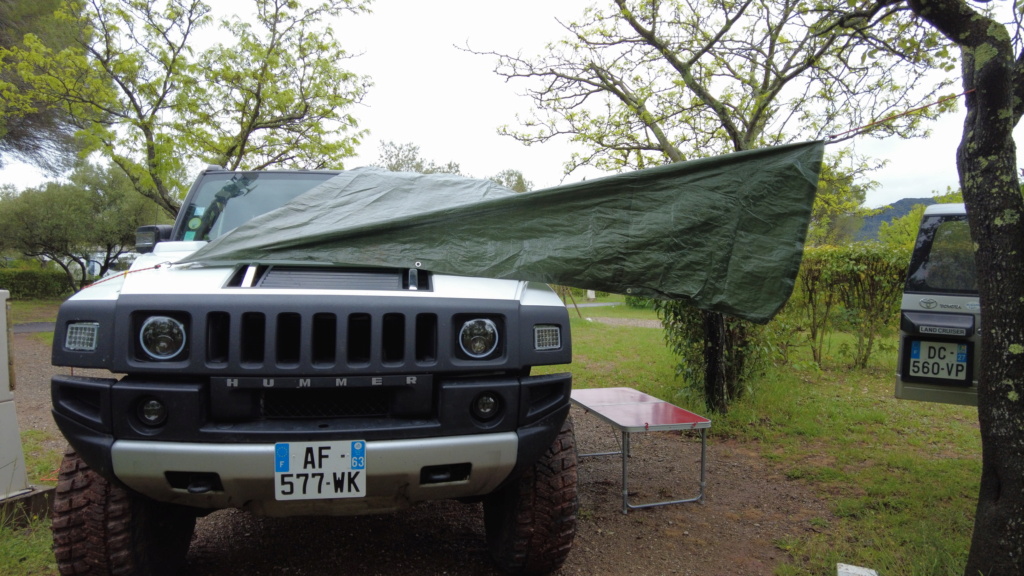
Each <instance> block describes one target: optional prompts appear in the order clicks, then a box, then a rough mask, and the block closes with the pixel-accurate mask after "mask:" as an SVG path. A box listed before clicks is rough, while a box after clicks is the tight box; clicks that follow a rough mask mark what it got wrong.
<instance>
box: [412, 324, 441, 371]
mask: <svg viewBox="0 0 1024 576" xmlns="http://www.w3.org/2000/svg"><path fill="white" fill-rule="evenodd" d="M416 361H417V362H435V361H437V314H417V315H416Z"/></svg>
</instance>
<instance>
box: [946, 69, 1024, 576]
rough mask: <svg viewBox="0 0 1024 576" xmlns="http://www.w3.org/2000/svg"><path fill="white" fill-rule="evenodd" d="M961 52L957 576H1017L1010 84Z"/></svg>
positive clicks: (1021, 461) (1020, 407) (1022, 308)
mask: <svg viewBox="0 0 1024 576" xmlns="http://www.w3.org/2000/svg"><path fill="white" fill-rule="evenodd" d="M964 52H965V57H964V61H965V63H964V68H965V70H964V72H965V74H964V85H965V87H966V88H967V89H968V90H970V89H972V88H973V89H974V90H975V91H976V92H975V93H974V94H972V95H970V96H969V97H968V104H967V118H966V120H965V126H964V137H963V141H962V142H961V144H960V148H959V150H958V154H957V163H958V169H959V172H960V185H961V187H962V189H963V193H964V200H965V201H966V203H967V207H968V216H969V219H970V225H971V235H972V237H973V238H974V241H975V242H976V244H977V252H976V253H975V262H976V266H977V269H978V289H979V292H980V296H981V306H982V326H981V329H982V334H981V340H982V343H981V348H982V353H981V365H982V366H983V367H984V369H983V370H982V373H981V375H980V378H979V383H978V385H979V390H978V419H979V422H980V424H981V438H982V473H981V490H980V493H979V494H978V508H977V511H976V514H975V520H974V537H973V539H972V541H971V551H970V555H969V557H968V561H967V567H966V569H965V571H964V573H965V574H968V575H975V574H985V575H986V576H999V575H1003V574H1006V575H1011V574H1024V330H1022V319H1024V303H1022V300H1024V221H1022V218H1024V205H1022V201H1021V192H1020V187H1019V184H1018V182H1017V178H1016V148H1015V146H1014V142H1013V139H1012V136H1011V130H1012V123H1011V121H1010V120H1009V117H1010V116H1011V115H1010V114H1009V112H1010V111H1011V110H1012V104H1011V103H1009V102H1008V101H1009V100H1010V98H1009V95H1010V94H1012V87H1011V85H1010V79H1011V78H1012V74H1011V73H1010V70H1007V68H1006V66H1005V63H1004V65H1002V66H1000V65H999V64H998V63H997V62H994V61H999V60H1003V59H1001V58H991V59H989V60H988V63H986V64H985V65H984V67H979V68H978V69H976V70H975V69H974V61H975V58H974V57H973V55H968V51H967V50H966V49H965V50H964ZM978 59H979V60H980V59H981V56H979V57H978ZM1009 61H1010V62H1012V61H1013V60H1012V56H1011V58H1009ZM968 69H970V70H968ZM1006 125H1010V126H1009V127H1007V126H1006Z"/></svg>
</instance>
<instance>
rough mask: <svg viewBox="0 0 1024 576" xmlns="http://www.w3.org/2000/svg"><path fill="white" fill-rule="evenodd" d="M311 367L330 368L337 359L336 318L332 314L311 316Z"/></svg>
mask: <svg viewBox="0 0 1024 576" xmlns="http://www.w3.org/2000/svg"><path fill="white" fill-rule="evenodd" d="M310 350H311V352H312V355H313V357H312V360H313V366H318V367H319V366H332V365H334V363H335V362H336V361H337V358H338V317H337V316H335V315H334V314H328V313H319V314H314V315H313V342H312V343H311V346H310Z"/></svg>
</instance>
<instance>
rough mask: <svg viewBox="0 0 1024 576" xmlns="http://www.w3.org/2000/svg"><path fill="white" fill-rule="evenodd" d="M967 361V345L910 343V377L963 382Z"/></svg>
mask: <svg viewBox="0 0 1024 576" xmlns="http://www.w3.org/2000/svg"><path fill="white" fill-rule="evenodd" d="M967 361H968V360H967V344H958V343H954V342H927V341H923V340H915V341H913V342H911V343H910V366H909V367H908V368H909V375H910V376H917V377H923V378H942V379H945V380H959V381H964V380H966V379H967Z"/></svg>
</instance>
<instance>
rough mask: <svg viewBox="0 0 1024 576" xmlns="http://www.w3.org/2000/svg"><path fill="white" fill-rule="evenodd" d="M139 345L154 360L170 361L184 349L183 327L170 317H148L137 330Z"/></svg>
mask: <svg viewBox="0 0 1024 576" xmlns="http://www.w3.org/2000/svg"><path fill="white" fill-rule="evenodd" d="M139 344H141V345H142V349H143V350H145V351H146V354H149V356H150V357H152V358H153V359H155V360H170V359H171V358H174V357H175V356H177V355H178V354H180V353H181V351H182V350H184V349H185V325H184V324H182V323H181V322H179V321H178V320H175V319H174V318H171V317H170V316H150V317H149V318H146V321H145V322H143V323H142V328H141V329H140V330H139Z"/></svg>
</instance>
